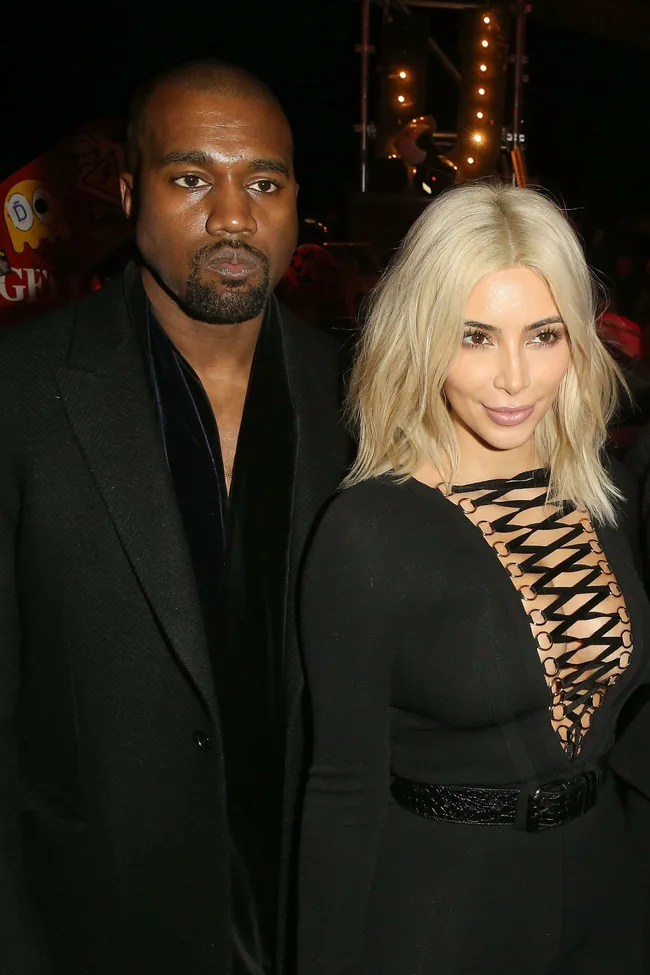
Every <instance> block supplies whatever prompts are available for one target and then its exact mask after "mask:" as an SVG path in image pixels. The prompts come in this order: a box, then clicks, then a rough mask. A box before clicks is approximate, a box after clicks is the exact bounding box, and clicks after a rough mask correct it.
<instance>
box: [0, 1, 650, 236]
mask: <svg viewBox="0 0 650 975" xmlns="http://www.w3.org/2000/svg"><path fill="white" fill-rule="evenodd" d="M571 2H572V0H566V3H567V4H570V3H571ZM542 4H543V0H539V2H538V3H534V4H533V6H534V10H533V14H532V15H531V17H529V18H528V21H529V23H528V54H529V57H530V64H529V68H528V70H529V74H530V83H529V84H528V86H527V90H526V99H527V101H526V111H525V117H526V134H527V139H528V162H529V171H530V172H531V173H533V174H535V175H536V176H539V177H540V178H541V179H542V181H543V182H544V183H545V184H546V185H548V186H549V187H550V188H551V189H553V191H554V192H555V193H556V194H557V195H558V196H560V197H561V198H562V199H564V200H565V201H566V203H567V204H568V205H569V206H571V207H575V208H588V210H589V212H590V213H591V215H592V216H591V219H592V220H594V221H596V222H599V221H600V222H606V221H610V222H611V221H619V220H621V219H622V218H624V217H625V216H626V215H631V216H633V217H635V218H637V217H638V215H639V214H643V213H644V212H648V213H650V180H649V179H648V168H649V161H650V124H648V98H649V97H650V55H649V54H648V53H647V52H644V51H643V50H640V49H637V48H635V47H633V46H632V45H626V44H623V43H618V42H610V41H606V40H605V39H599V38H596V37H593V36H590V35H589V34H587V33H582V32H578V31H574V30H569V29H565V28H561V27H558V26H549V25H548V24H545V23H544V22H543V19H542V18H539V17H538V16H536V8H538V7H540V6H541V5H542ZM44 7H45V5H43V8H44ZM52 7H54V5H48V12H45V10H40V9H39V13H38V16H35V17H33V18H31V21H30V22H29V23H28V22H27V19H26V15H25V18H23V17H19V16H18V13H17V12H16V13H14V15H13V20H12V22H11V23H9V24H7V20H6V19H5V24H4V27H3V41H2V64H3V68H2V85H1V90H2V92H3V109H2V117H3V126H2V127H3V130H4V131H3V149H2V151H1V152H0V178H3V177H6V176H8V175H10V174H11V173H12V172H14V171H15V170H16V169H18V168H19V167H20V166H21V165H23V164H24V163H26V162H28V161H29V160H30V159H31V158H33V157H34V156H36V155H38V154H39V153H40V152H42V151H43V150H45V149H47V148H48V147H49V146H50V145H52V144H53V143H54V142H56V141H57V140H58V139H59V138H61V137H62V136H64V135H66V134H67V133H68V132H70V131H71V130H72V129H74V127H75V126H76V125H77V124H79V123H81V122H84V121H88V120H90V119H92V118H95V117H98V116H102V115H117V114H122V113H123V111H124V108H125V105H126V103H127V100H128V93H129V91H130V90H131V89H132V88H133V86H134V85H135V84H137V83H138V82H139V81H140V80H142V79H143V78H144V77H146V76H147V75H149V74H151V73H152V72H155V71H156V70H158V69H159V68H162V67H164V66H166V65H168V64H171V63H174V62H177V61H180V60H183V59H186V58H192V57H200V56H206V55H217V56H222V57H227V58H229V59H231V60H234V61H236V62H239V63H241V64H243V65H245V66H247V67H249V68H251V69H253V70H254V71H256V72H257V73H258V74H259V75H261V77H262V78H264V79H265V80H266V81H267V82H268V83H269V84H270V85H271V86H272V87H273V88H274V89H275V90H276V92H277V93H278V95H279V97H280V98H281V100H282V101H283V103H284V104H285V106H286V108H287V111H288V114H289V116H290V118H291V121H292V123H293V125H294V128H295V132H296V142H297V167H298V175H299V180H300V183H301V208H302V211H303V215H305V214H310V215H314V216H324V215H326V214H327V213H328V211H329V210H331V209H332V208H337V207H340V205H341V202H342V200H343V199H344V197H345V194H346V191H347V190H348V189H354V188H356V187H357V186H358V168H359V167H358V135H356V134H355V132H354V128H353V127H354V124H355V123H356V122H358V121H359V61H360V58H359V55H358V54H357V53H356V52H355V45H356V44H358V43H359V40H360V5H359V4H358V3H354V2H350V0H307V2H303V3H299V2H297V0H295V2H275V3H273V2H268V3H263V2H259V0H228V2H224V0H209V2H207V3H202V4H197V3H196V2H194V3H191V2H188V0H184V2H182V3H178V4H176V3H174V2H173V0H167V3H165V4H162V3H161V4H158V5H157V6H156V7H154V6H153V5H151V6H150V5H148V4H143V3H138V2H134V3H130V4H129V3H127V4H124V5H123V6H119V7H118V6H105V7H103V8H101V7H100V6H99V5H92V6H90V5H89V6H88V7H86V8H85V13H79V14H77V15H76V16H73V15H72V14H70V13H69V12H68V11H69V10H70V9H72V8H71V6H70V7H69V8H66V6H65V5H63V6H60V7H58V8H56V9H52ZM74 9H75V10H76V9H79V11H83V10H84V8H82V7H79V8H77V6H76V5H75V8H74ZM379 14H380V12H379V10H378V9H377V10H375V11H374V24H373V34H374V36H373V40H374V41H375V42H377V41H378V40H379V37H378V34H379V31H378V30H377V28H378V26H379V25H378V20H379ZM430 22H431V31H432V33H433V34H434V36H435V37H436V39H437V40H438V42H439V43H440V44H441V45H442V46H444V47H445V49H446V50H447V51H448V53H449V54H450V55H451V56H452V58H454V59H456V60H457V45H458V36H457V34H458V24H459V17H458V15H457V14H455V13H449V12H446V11H432V12H431V15H430ZM375 60H376V59H375ZM457 91H458V89H457V88H456V86H455V85H454V83H453V82H452V81H451V80H450V79H449V78H448V76H447V75H446V74H445V73H444V71H443V70H442V68H441V67H440V66H439V65H438V64H437V62H435V60H433V59H430V74H429V101H430V104H429V105H428V106H427V110H428V111H430V112H431V113H432V114H433V115H434V116H435V117H436V118H437V119H438V122H439V125H440V128H450V129H453V128H454V127H455V113H456V99H457Z"/></svg>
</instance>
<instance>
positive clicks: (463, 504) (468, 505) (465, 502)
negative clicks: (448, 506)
mask: <svg viewBox="0 0 650 975" xmlns="http://www.w3.org/2000/svg"><path fill="white" fill-rule="evenodd" d="M458 507H459V508H461V509H462V510H463V511H464V512H465V514H466V515H473V514H474V512H475V511H476V505H475V504H474V502H473V501H472V499H471V498H461V499H460V501H459V502H458Z"/></svg>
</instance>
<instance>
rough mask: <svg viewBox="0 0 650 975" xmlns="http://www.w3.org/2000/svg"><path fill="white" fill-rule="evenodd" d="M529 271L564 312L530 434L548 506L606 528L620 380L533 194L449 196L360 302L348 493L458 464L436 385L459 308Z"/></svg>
mask: <svg viewBox="0 0 650 975" xmlns="http://www.w3.org/2000/svg"><path fill="white" fill-rule="evenodd" d="M515 267H517V268H521V267H523V268H529V269H530V270H531V271H534V272H535V273H536V274H538V275H539V276H540V277H541V278H542V279H543V280H544V281H545V283H546V285H547V286H548V288H549V290H550V292H551V294H552V296H553V299H554V300H555V303H556V305H557V307H558V309H559V312H560V315H561V316H562V318H563V320H564V323H565V326H566V330H567V335H568V341H569V344H570V348H571V365H570V366H569V369H568V371H567V373H566V375H565V376H564V378H563V379H562V382H561V383H560V387H559V390H558V394H557V397H556V399H555V402H554V404H553V407H552V408H551V409H550V410H549V411H548V413H547V414H546V416H545V417H544V418H543V419H542V421H541V422H540V423H539V424H538V426H537V428H536V430H535V434H534V437H535V449H536V453H537V456H538V458H539V462H540V463H541V464H542V465H543V466H545V467H548V468H549V470H550V486H549V500H555V501H567V502H570V503H573V504H575V505H576V506H578V507H582V506H584V507H586V508H587V509H588V510H589V512H590V513H591V515H592V517H594V518H595V519H597V520H599V521H601V522H604V523H610V524H612V523H614V522H615V507H614V501H615V500H616V499H617V498H619V497H620V495H619V492H618V491H617V489H616V488H615V486H614V485H613V483H612V481H611V479H610V477H609V475H608V473H607V471H606V470H605V467H604V466H603V448H604V445H605V439H606V432H607V424H608V422H609V420H610V418H611V416H612V414H613V412H614V409H615V407H616V403H617V393H618V385H619V383H622V384H623V387H624V382H623V379H622V376H621V373H620V371H619V369H618V368H617V366H616V365H615V363H614V361H613V359H612V358H611V356H610V355H609V353H608V352H607V350H606V349H605V347H604V346H603V344H602V342H601V340H600V338H599V337H598V334H597V331H596V315H597V288H596V284H595V281H594V280H593V279H592V277H591V274H590V272H589V268H588V267H587V264H586V261H585V257H584V254H583V251H582V247H581V244H580V241H579V239H578V237H577V235H576V233H575V232H574V230H573V228H572V227H571V225H570V224H569V222H568V220H567V219H566V217H565V216H564V214H563V213H562V211H561V210H560V209H559V208H558V207H557V206H556V205H555V204H554V203H552V202H551V201H550V200H548V199H546V198H545V197H544V196H542V195H541V194H540V193H538V192H536V191H534V190H530V189H520V188H518V187H514V186H511V185H508V184H501V183H492V182H489V183H476V184H465V185H463V186H460V187H457V188H454V189H451V190H448V191H447V192H446V193H444V194H442V195H441V196H440V197H438V198H437V199H436V200H435V201H433V202H432V203H431V204H430V205H429V206H428V207H427V208H426V210H425V211H424V213H423V214H422V215H421V216H420V217H419V219H418V220H417V221H416V222H415V224H414V225H413V226H412V228H411V230H410V231H409V233H408V234H407V236H406V238H405V239H404V241H403V242H402V244H401V246H400V248H399V250H398V251H397V253H396V255H395V257H394V259H393V261H392V263H391V265H390V267H389V268H388V270H387V271H386V273H385V274H384V276H383V278H382V280H381V282H380V284H379V286H378V287H377V290H376V291H375V293H374V294H373V296H372V298H371V300H370V304H369V315H368V319H367V323H366V325H365V328H364V331H363V334H362V338H361V341H360V345H359V350H358V355H357V359H356V363H355V366H354V369H353V372H352V376H351V386H350V397H349V410H350V417H351V420H352V422H353V424H354V426H355V427H356V431H357V434H358V437H359V452H358V455H357V458H356V461H355V463H354V466H353V468H352V470H351V472H350V474H349V475H348V477H347V478H346V480H345V481H344V486H345V487H348V486H351V485H352V484H356V483H358V482H359V481H364V480H367V479H369V478H372V477H376V476H377V475H379V474H383V473H386V472H393V473H395V474H396V475H397V476H399V477H408V476H411V475H412V474H413V472H414V471H415V470H416V469H417V468H418V467H419V466H420V465H421V464H422V463H423V462H430V463H431V464H433V465H434V466H435V468H436V469H438V470H440V471H447V470H450V471H451V478H452V479H453V476H454V473H455V471H456V470H457V469H458V462H459V457H458V441H457V438H456V434H455V430H454V425H453V422H452V420H451V417H450V415H449V412H448V409H447V406H446V403H445V399H444V395H443V385H444V382H445V378H446V376H447V372H448V370H449V367H450V364H451V362H452V359H453V358H454V356H455V355H456V353H457V351H458V349H459V348H460V343H461V341H462V335H463V322H464V317H465V307H466V304H467V300H468V298H469V295H470V293H471V291H472V289H473V288H474V286H475V285H476V284H477V283H478V282H479V281H480V280H481V278H483V277H484V276H485V275H487V274H491V273H494V272H497V271H503V270H507V269H509V268H515Z"/></svg>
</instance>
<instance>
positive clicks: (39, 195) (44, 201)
mask: <svg viewBox="0 0 650 975" xmlns="http://www.w3.org/2000/svg"><path fill="white" fill-rule="evenodd" d="M32 208H33V210H34V216H36V217H37V218H38V219H39V220H40V221H41V223H45V224H48V223H52V221H53V220H54V200H53V199H52V197H51V196H50V194H49V193H48V192H47V190H46V189H45V188H44V187H43V186H37V187H36V189H35V190H34V195H33V197H32Z"/></svg>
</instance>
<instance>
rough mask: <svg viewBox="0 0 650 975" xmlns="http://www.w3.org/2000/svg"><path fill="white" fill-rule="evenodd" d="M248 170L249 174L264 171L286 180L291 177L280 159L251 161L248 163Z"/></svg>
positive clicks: (287, 168)
mask: <svg viewBox="0 0 650 975" xmlns="http://www.w3.org/2000/svg"><path fill="white" fill-rule="evenodd" d="M248 169H249V171H250V172H251V173H255V172H258V171H259V170H266V172H267V173H279V174H280V175H281V176H286V177H287V179H289V177H290V176H291V171H290V169H289V167H288V166H287V164H286V163H283V162H282V160H281V159H253V160H251V162H249V164H248Z"/></svg>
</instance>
